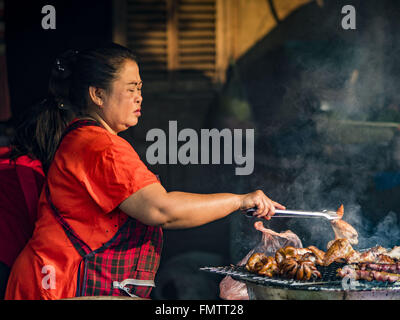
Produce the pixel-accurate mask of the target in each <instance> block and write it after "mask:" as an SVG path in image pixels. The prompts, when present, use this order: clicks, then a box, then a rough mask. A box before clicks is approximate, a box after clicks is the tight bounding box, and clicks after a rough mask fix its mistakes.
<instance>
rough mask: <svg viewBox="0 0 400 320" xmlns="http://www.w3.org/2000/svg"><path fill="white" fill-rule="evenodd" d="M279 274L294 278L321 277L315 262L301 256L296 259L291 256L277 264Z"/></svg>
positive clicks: (308, 278)
mask: <svg viewBox="0 0 400 320" xmlns="http://www.w3.org/2000/svg"><path fill="white" fill-rule="evenodd" d="M279 274H280V275H281V276H283V277H285V278H289V279H296V280H310V279H311V278H321V273H320V272H319V271H318V270H317V268H316V266H315V264H314V263H313V262H312V261H310V260H303V259H302V258H301V259H299V260H296V259H295V258H293V257H290V258H286V259H285V260H283V261H282V263H281V264H280V266H279Z"/></svg>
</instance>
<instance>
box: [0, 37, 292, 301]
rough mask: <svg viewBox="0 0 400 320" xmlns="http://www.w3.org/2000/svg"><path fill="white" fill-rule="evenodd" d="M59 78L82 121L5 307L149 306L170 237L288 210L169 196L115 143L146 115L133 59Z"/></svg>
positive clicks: (62, 104)
mask: <svg viewBox="0 0 400 320" xmlns="http://www.w3.org/2000/svg"><path fill="white" fill-rule="evenodd" d="M54 69H55V71H54V72H57V73H60V74H62V75H63V76H62V77H61V78H63V79H64V80H63V81H61V82H60V83H58V84H57V85H56V86H54V87H52V88H51V90H50V91H51V92H52V97H51V100H52V101H56V102H57V105H56V106H55V108H56V109H57V106H58V107H59V109H60V112H61V111H62V110H63V109H71V110H73V112H74V113H76V114H77V115H78V116H77V117H78V118H77V119H75V120H74V121H73V122H72V123H71V125H70V126H69V127H68V128H67V129H66V130H65V132H64V134H63V137H62V139H61V142H60V143H59V146H58V150H57V152H56V153H55V155H54V157H53V155H51V158H52V159H53V161H52V163H51V166H50V168H49V171H48V175H47V183H46V186H45V188H44V191H45V192H42V194H41V197H40V201H39V209H38V221H37V223H36V225H35V230H34V233H33V237H32V239H31V240H30V241H29V242H28V244H27V246H26V247H25V248H24V250H23V252H22V253H21V254H20V255H19V257H18V259H17V261H16V262H15V264H14V266H13V268H12V271H11V274H10V280H9V282H8V286H7V291H6V299H60V298H69V297H74V296H82V295H132V296H139V297H142V298H148V297H149V295H150V292H151V288H152V287H153V286H154V277H155V273H156V271H157V269H158V265H159V260H160V253H161V247H162V229H163V228H169V229H175V228H191V227H196V226H200V225H203V224H206V223H208V222H211V221H214V220H217V219H221V218H223V217H225V216H227V215H228V214H230V213H232V212H234V211H236V210H239V209H247V208H252V207H258V209H257V212H256V215H257V216H259V217H265V218H267V219H269V218H270V216H272V215H273V214H274V210H275V207H276V208H281V209H284V207H283V206H282V205H280V204H278V203H276V202H274V201H271V200H270V199H269V198H268V197H266V196H265V195H264V193H263V192H262V191H255V192H253V193H249V194H245V195H238V194H229V193H221V194H208V195H205V194H191V193H184V192H167V191H166V190H165V189H164V188H163V187H162V185H161V184H160V183H159V181H158V180H157V178H156V176H155V175H154V174H153V173H151V172H150V171H149V170H148V169H147V167H146V166H145V165H144V163H143V162H142V161H141V160H140V159H139V157H138V155H137V153H136V152H135V151H134V149H133V148H132V146H131V145H130V144H129V143H128V142H127V141H125V140H124V139H122V138H120V137H119V136H118V135H117V134H118V133H119V132H121V131H124V130H126V129H128V128H129V127H131V126H134V125H136V124H137V123H138V119H139V117H140V114H141V103H142V95H141V86H142V81H141V78H140V74H139V68H138V64H137V62H136V58H135V56H134V55H133V53H132V52H131V51H130V50H129V49H127V48H124V47H121V46H119V45H115V44H113V45H110V46H107V47H104V48H98V49H94V50H88V51H84V52H80V53H75V54H73V55H72V56H70V57H68V58H64V59H57V60H56V64H55V66H54ZM61 88H62V89H61Z"/></svg>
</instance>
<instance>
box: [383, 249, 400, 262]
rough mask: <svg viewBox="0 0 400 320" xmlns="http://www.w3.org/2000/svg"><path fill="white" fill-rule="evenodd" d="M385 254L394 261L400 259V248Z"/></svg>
mask: <svg viewBox="0 0 400 320" xmlns="http://www.w3.org/2000/svg"><path fill="white" fill-rule="evenodd" d="M385 254H386V255H387V256H389V257H390V258H393V259H400V246H396V247H394V248H393V249H392V250H390V251H389V252H387V253H385Z"/></svg>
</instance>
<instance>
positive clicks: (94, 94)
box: [89, 87, 104, 108]
mask: <svg viewBox="0 0 400 320" xmlns="http://www.w3.org/2000/svg"><path fill="white" fill-rule="evenodd" d="M89 97H90V99H91V100H92V101H93V103H94V104H95V105H97V106H99V107H100V108H101V107H103V104H104V90H103V89H101V88H97V87H89Z"/></svg>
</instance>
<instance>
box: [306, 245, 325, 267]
mask: <svg viewBox="0 0 400 320" xmlns="http://www.w3.org/2000/svg"><path fill="white" fill-rule="evenodd" d="M307 248H308V249H309V250H311V252H312V253H313V255H314V256H315V257H316V260H315V263H316V264H319V265H323V263H324V258H325V252H323V251H322V250H319V249H318V248H317V247H314V246H308V247H307Z"/></svg>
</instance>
